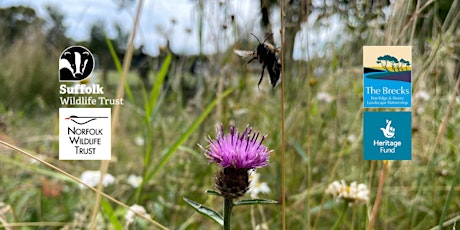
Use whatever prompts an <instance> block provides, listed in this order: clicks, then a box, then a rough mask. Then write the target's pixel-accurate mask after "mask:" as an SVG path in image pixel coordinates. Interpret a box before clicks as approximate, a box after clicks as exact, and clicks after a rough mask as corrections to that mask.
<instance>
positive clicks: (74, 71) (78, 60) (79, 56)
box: [59, 46, 94, 81]
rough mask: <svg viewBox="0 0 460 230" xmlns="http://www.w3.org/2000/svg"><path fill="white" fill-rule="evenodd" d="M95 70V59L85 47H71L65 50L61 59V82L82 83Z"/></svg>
mask: <svg viewBox="0 0 460 230" xmlns="http://www.w3.org/2000/svg"><path fill="white" fill-rule="evenodd" d="M93 69H94V57H93V55H92V54H91V52H90V51H89V50H88V49H86V48H85V47H83V46H71V47H69V48H67V49H65V50H64V52H62V54H61V58H60V59H59V81H80V80H83V79H85V78H87V77H88V76H89V75H90V74H91V72H92V71H93Z"/></svg>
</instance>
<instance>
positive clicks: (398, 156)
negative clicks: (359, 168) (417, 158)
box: [363, 112, 412, 160]
mask: <svg viewBox="0 0 460 230" xmlns="http://www.w3.org/2000/svg"><path fill="white" fill-rule="evenodd" d="M411 116H412V113H411V112H364V124H363V127H364V138H363V142H364V160H411V159H412V129H411V127H412V117H411Z"/></svg>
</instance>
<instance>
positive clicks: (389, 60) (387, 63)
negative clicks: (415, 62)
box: [376, 54, 410, 72]
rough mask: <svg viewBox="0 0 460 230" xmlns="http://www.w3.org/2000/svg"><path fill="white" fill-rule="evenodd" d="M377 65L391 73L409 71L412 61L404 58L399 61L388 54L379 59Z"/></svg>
mask: <svg viewBox="0 0 460 230" xmlns="http://www.w3.org/2000/svg"><path fill="white" fill-rule="evenodd" d="M376 63H377V64H379V65H381V66H382V68H383V69H385V70H386V71H391V72H402V71H408V70H409V66H410V61H407V60H404V59H403V58H401V59H399V61H398V58H396V57H393V56H391V55H388V54H386V55H383V56H380V57H378V58H377V61H376Z"/></svg>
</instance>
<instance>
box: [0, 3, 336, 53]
mask: <svg viewBox="0 0 460 230" xmlns="http://www.w3.org/2000/svg"><path fill="white" fill-rule="evenodd" d="M117 2H118V1H115V0H99V1H92V0H66V1H62V0H36V1H32V0H0V7H8V6H13V5H25V6H29V7H31V8H33V9H35V10H36V12H37V14H38V16H39V17H41V18H44V19H47V20H49V18H48V16H47V12H46V7H47V6H49V5H51V6H54V7H56V8H57V9H58V10H60V11H61V12H62V14H63V15H64V16H65V21H64V24H65V26H67V31H66V34H67V36H69V37H71V38H73V39H74V40H76V41H79V40H86V39H88V38H89V29H90V27H91V25H93V24H94V23H96V22H102V23H103V24H104V25H105V28H106V32H107V35H108V36H109V37H112V38H113V37H114V36H115V35H116V30H115V24H116V23H117V24H119V25H121V26H122V28H123V29H124V31H131V28H132V26H133V23H134V15H135V11H136V7H137V2H138V1H135V2H136V3H135V4H132V6H130V7H125V8H120V7H119V6H118V5H117ZM197 2H198V1H196V0H195V1H194V0H145V1H144V5H143V10H142V14H141V19H140V23H139V30H138V35H137V36H136V39H135V46H136V47H139V46H140V45H141V44H143V45H144V47H145V50H146V52H147V53H148V54H150V55H153V56H155V55H157V54H158V52H159V47H160V46H165V45H166V41H167V39H169V40H170V46H171V49H172V50H173V52H176V53H181V54H198V53H199V39H198V37H199V36H198V31H199V29H198V28H199V26H198V25H199V21H200V20H199V15H200V14H199V8H198V5H197ZM204 11H205V14H204V16H203V52H204V53H206V54H210V53H215V52H217V51H223V50H225V49H226V48H227V47H228V46H229V45H231V44H233V43H234V42H235V37H244V36H247V38H248V39H252V38H251V36H250V35H249V33H254V34H256V35H260V36H261V34H262V32H261V29H260V27H259V22H260V13H259V1H258V0H233V1H224V0H220V1H206V4H205V9H204ZM231 15H234V18H235V23H234V24H232V22H231V19H230V18H231V17H230V16H231ZM312 16H314V15H312ZM271 20H272V24H273V25H274V26H273V31H279V11H278V12H276V11H274V12H272V18H271ZM309 21H310V22H311V21H314V20H309ZM223 25H226V26H227V29H225V30H224V29H223ZM277 25H278V26H277ZM311 27H313V25H312V23H309V24H305V25H303V26H302V30H301V32H299V33H298V36H297V39H296V45H295V47H296V48H295V49H294V58H295V59H306V57H307V56H308V55H311V52H315V49H316V48H315V46H318V45H319V46H321V44H317V43H311V44H312V46H311V47H309V49H307V45H306V44H310V43H307V42H305V41H324V42H327V41H328V38H329V39H331V37H332V36H331V33H337V32H338V31H339V30H340V26H339V25H338V23H332V26H331V27H330V28H326V29H323V30H322V31H320V32H318V33H312V30H311ZM236 28H237V29H236ZM237 32H238V33H239V34H237V35H236V36H234V35H235V33H237ZM245 34H246V35H245ZM276 35H278V37H279V34H277V33H275V41H277V40H278V41H279V38H277V36H276ZM260 36H259V37H260ZM306 50H308V55H307V53H306Z"/></svg>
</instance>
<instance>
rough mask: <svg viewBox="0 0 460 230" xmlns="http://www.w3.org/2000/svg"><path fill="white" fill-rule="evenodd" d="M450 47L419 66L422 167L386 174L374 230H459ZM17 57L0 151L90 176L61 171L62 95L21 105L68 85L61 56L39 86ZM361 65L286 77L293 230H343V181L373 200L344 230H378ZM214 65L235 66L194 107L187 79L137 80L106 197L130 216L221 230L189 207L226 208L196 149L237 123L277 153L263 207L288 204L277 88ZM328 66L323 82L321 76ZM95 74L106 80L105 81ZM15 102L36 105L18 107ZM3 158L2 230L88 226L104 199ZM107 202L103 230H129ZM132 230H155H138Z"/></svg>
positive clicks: (416, 59)
mask: <svg viewBox="0 0 460 230" xmlns="http://www.w3.org/2000/svg"><path fill="white" fill-rule="evenodd" d="M390 23H391V22H390ZM451 35H452V32H449V31H447V32H446V33H445V34H442V35H440V36H438V37H435V38H433V39H432V40H430V41H428V42H427V46H429V47H430V49H429V51H428V52H426V53H423V54H419V55H414V56H413V60H412V63H413V65H412V67H413V70H412V73H413V75H412V76H413V94H414V95H415V94H416V93H417V92H420V91H425V92H426V93H427V94H428V95H429V100H426V101H425V100H423V99H420V98H417V99H416V98H414V100H413V107H412V112H413V117H412V119H413V138H412V160H411V161H391V162H389V165H388V170H387V172H386V177H385V181H384V185H383V193H382V196H381V197H380V198H381V203H380V205H379V207H378V213H377V217H376V221H375V229H430V228H432V227H436V226H439V225H440V224H442V223H446V225H448V227H447V229H452V226H453V224H454V223H455V222H456V221H457V222H458V220H460V186H459V179H458V178H459V177H460V158H459V157H458V156H459V155H458V152H459V144H458V141H459V138H458V136H457V134H456V132H457V130H459V129H460V125H459V124H460V114H459V113H458V112H457V111H458V107H459V102H458V96H456V97H454V98H452V97H451V95H452V92H453V90H454V85H455V82H456V78H454V76H452V74H450V75H449V73H451V72H452V71H451V69H449V68H451V67H450V65H446V64H445V63H452V62H454V60H455V59H454V57H453V56H450V54H451V53H452V49H453V48H452V47H455V46H454V44H455V40H454V39H452V38H451ZM24 46H26V48H29V49H27V50H30V52H32V51H34V52H36V53H38V54H40V53H41V52H44V51H43V50H41V48H40V47H37V46H35V45H34V44H29V43H26V44H25V45H24ZM13 48H14V47H13ZM2 49H4V50H6V49H7V48H5V47H2ZM16 49H17V48H16ZM34 52H32V53H34ZM10 55H11V59H8V61H9V62H8V65H7V62H5V61H3V60H0V67H2V70H0V74H1V75H0V80H1V82H8V84H5V85H3V86H2V90H4V91H2V93H3V94H1V95H2V101H0V124H1V126H0V128H1V129H0V134H1V136H0V140H2V141H6V142H8V143H10V144H14V145H16V146H18V147H20V148H22V149H24V150H26V151H28V152H29V153H32V154H33V155H35V156H39V157H40V158H42V159H43V160H45V161H46V162H48V163H51V164H53V165H55V166H56V167H58V168H59V169H61V170H64V171H66V172H68V173H70V174H71V175H74V176H76V177H80V175H81V173H82V172H84V171H86V170H99V167H100V162H99V161H59V160H58V133H57V132H58V109H57V108H58V107H59V104H58V103H56V101H53V100H55V99H56V98H55V97H58V94H57V92H58V88H57V87H56V88H53V87H51V88H49V89H48V88H47V90H46V91H40V89H42V88H41V87H40V86H39V85H38V86H37V87H36V89H37V90H38V91H36V93H35V94H33V95H32V96H31V98H32V99H29V97H27V100H28V101H25V102H24V101H21V98H22V94H21V93H22V92H24V91H21V90H16V88H15V87H17V86H20V85H21V84H25V83H24V82H26V83H27V82H29V83H28V84H31V85H35V84H38V83H43V82H45V83H46V84H44V85H46V86H47V85H48V84H52V85H55V84H54V83H52V82H54V81H57V71H56V70H55V66H54V65H50V64H49V63H57V56H56V55H54V56H53V55H51V57H49V59H46V60H45V61H48V62H49V63H48V65H42V66H41V67H40V71H41V72H40V73H37V75H36V76H37V79H38V80H40V79H41V81H38V80H34V81H32V80H31V79H28V80H27V81H23V80H21V78H14V77H11V76H15V74H18V75H20V74H23V75H21V76H24V77H27V76H29V74H26V73H28V72H27V71H32V70H27V71H26V70H21V66H20V64H19V63H18V62H15V61H14V60H18V59H19V56H16V55H19V53H17V54H16V55H13V54H10ZM356 55H358V54H352V53H347V52H343V50H340V49H334V50H332V51H331V55H330V57H328V58H313V59H311V60H310V61H309V62H308V63H305V62H296V63H294V65H293V66H294V68H295V70H297V71H292V72H295V73H297V74H296V75H293V74H291V72H289V71H288V72H287V74H286V76H285V77H284V84H285V85H284V87H285V88H284V92H285V101H284V107H285V143H286V148H285V156H286V158H285V160H286V168H285V169H284V170H285V173H286V183H285V185H284V186H285V188H286V197H285V199H286V221H287V222H286V224H287V226H288V228H287V229H331V228H332V227H333V226H334V224H336V222H337V220H338V219H339V216H340V215H341V214H342V210H343V208H342V207H343V201H341V202H339V203H337V202H336V201H335V200H334V199H333V198H332V197H331V196H329V195H327V194H325V190H326V188H327V186H328V185H329V183H331V182H332V181H335V180H345V181H346V182H347V183H348V184H350V183H351V182H352V181H357V182H358V183H364V184H367V185H368V187H369V189H370V202H369V203H368V204H358V205H355V206H353V207H349V208H348V209H347V212H346V213H345V214H344V216H343V218H342V220H341V224H340V229H366V228H367V227H368V226H369V220H370V216H371V213H372V208H373V205H374V201H375V200H376V198H377V188H378V184H379V179H380V173H381V170H382V167H383V162H381V161H364V160H363V152H362V151H363V150H362V112H363V109H362V66H361V65H360V63H359V61H356ZM24 58H27V57H24ZM30 61H33V59H31V60H30ZM211 65H216V66H220V67H222V66H225V65H230V66H231V68H220V70H221V71H220V72H216V71H214V72H211V74H210V75H209V76H207V77H205V78H204V79H203V81H204V84H203V87H201V88H196V90H197V91H196V94H194V96H193V97H187V96H186V95H185V93H184V91H183V88H182V87H183V84H185V83H184V81H185V80H184V79H192V80H191V82H194V81H193V78H192V76H190V75H189V74H188V73H186V72H179V73H176V74H174V75H172V76H170V78H169V79H168V81H169V82H171V84H172V86H171V87H170V88H168V89H166V88H164V87H163V86H162V82H163V80H164V79H162V78H163V77H164V75H165V74H166V71H167V70H165V69H163V70H158V71H155V72H154V73H152V74H151V76H150V80H151V82H156V83H157V84H155V85H154V87H153V89H152V91H151V92H147V91H145V89H144V88H143V86H142V85H141V81H140V80H139V78H138V77H137V75H136V73H135V72H133V71H132V72H129V74H128V76H127V78H128V79H127V80H128V81H127V84H128V85H129V90H130V92H131V93H130V94H129V93H126V94H125V97H124V98H125V104H124V105H123V106H122V108H121V111H120V118H119V119H118V128H117V132H116V137H115V139H114V140H115V141H114V142H113V143H112V160H111V161H110V165H109V168H108V173H110V174H111V175H113V176H114V177H115V183H114V184H112V185H109V186H108V187H106V188H104V190H103V191H104V192H105V193H106V194H108V195H110V196H111V197H113V198H115V199H117V200H119V201H121V202H122V203H124V204H125V205H127V206H131V205H133V204H139V205H142V206H144V207H145V209H146V211H147V212H148V213H149V215H150V217H151V218H152V219H153V220H155V221H157V222H158V223H160V224H162V225H164V226H166V227H167V228H169V229H219V227H218V226H217V225H216V224H215V223H214V222H213V221H212V220H210V219H207V218H205V217H203V216H200V215H199V214H197V213H196V212H195V211H194V210H193V209H192V208H190V206H188V205H187V204H186V203H185V202H184V201H183V197H187V198H189V199H192V200H194V201H197V202H200V203H201V204H204V205H206V206H207V207H212V208H214V209H216V210H217V211H219V212H222V208H221V207H222V199H220V198H219V197H216V196H209V195H207V194H206V193H205V191H206V190H207V189H215V188H214V185H213V184H214V178H215V175H216V173H217V171H218V168H217V167H216V166H215V165H213V164H208V163H207V161H206V159H205V157H204V156H203V153H202V151H201V150H200V149H199V147H198V146H197V144H198V143H199V144H202V145H206V141H205V137H206V136H208V135H211V136H214V135H215V128H216V126H217V125H219V124H221V123H222V124H223V125H224V126H225V127H226V128H228V127H229V126H230V125H231V124H232V125H236V126H237V127H238V128H239V129H240V130H243V129H244V128H245V127H246V125H250V126H252V127H253V128H254V129H256V130H258V131H260V132H262V133H264V134H267V135H268V138H267V139H266V141H265V142H264V143H266V145H267V146H268V147H269V148H270V149H273V152H272V154H271V158H270V166H269V167H265V168H262V169H260V170H258V172H259V173H260V174H261V181H263V182H266V183H267V184H268V186H269V187H270V189H271V193H269V194H262V195H260V196H261V198H266V199H272V200H278V201H281V200H282V197H281V187H282V186H283V185H282V184H281V174H282V170H283V169H282V167H281V161H282V159H281V151H282V149H281V138H282V136H281V103H282V102H281V100H280V97H281V95H280V93H281V91H280V86H277V87H275V88H274V89H272V88H271V86H270V85H269V83H268V76H265V79H264V81H263V82H262V87H261V90H258V89H257V81H258V80H259V76H260V75H259V74H260V73H259V72H251V73H247V72H244V69H246V66H245V65H244V63H242V62H240V61H239V59H238V57H234V58H229V59H225V61H224V63H219V62H213V61H211ZM33 66H34V68H35V67H36V66H35V65H33ZM25 68H26V67H25ZM36 68H38V67H36ZM317 68H322V69H323V71H322V72H321V73H320V74H318V73H316V72H315V69H317ZM21 71H23V72H21ZM24 71H25V72H24ZM315 73H316V74H315ZM24 74H26V75H24ZM95 75H96V76H95V77H98V72H96V74H95ZM119 79H120V74H119V72H117V71H111V72H110V74H109V81H108V85H106V86H105V88H104V90H105V96H107V97H109V98H114V97H115V95H116V86H117V84H118V82H119ZM48 81H49V82H48ZM30 82H33V83H30ZM37 82H38V83H37ZM47 87H48V86H47ZM192 89H193V87H192ZM324 92H326V93H328V94H329V95H330V98H331V101H329V102H328V101H325V100H321V99H319V98H317V95H318V93H324ZM5 95H7V96H5ZM457 95H458V94H457ZM5 98H9V100H8V101H6V99H5ZM40 98H42V99H40ZM23 99H25V98H23ZM41 101H42V102H41ZM46 102H50V103H48V104H47V103H46ZM15 103H23V104H21V105H27V106H16V107H15V106H14V104H15ZM449 111H450V112H449ZM140 140H142V141H140ZM0 156H1V157H0V173H1V174H2V176H1V177H0V226H4V225H5V224H6V223H15V224H16V226H19V228H18V229H35V228H37V227H36V226H38V228H39V229H61V228H62V227H64V229H85V228H87V226H89V224H90V223H89V222H90V215H91V212H92V208H93V204H94V199H95V196H96V193H95V192H94V191H92V190H89V189H86V190H82V189H80V188H79V183H78V182H76V181H75V180H73V179H70V178H69V177H67V176H65V175H63V174H61V173H59V172H57V171H56V170H53V169H51V168H50V167H47V166H45V165H44V164H42V163H40V162H33V161H31V158H29V157H27V156H26V155H24V154H21V153H20V152H18V151H13V150H10V149H8V148H6V147H3V146H1V147H0ZM130 174H136V175H138V176H141V177H143V178H144V179H145V180H144V183H145V184H143V186H141V187H138V188H133V187H132V186H131V185H129V183H128V182H127V178H128V177H129V175H130ZM246 198H249V196H248V195H246ZM102 199H103V201H102V204H101V208H100V210H99V214H98V217H97V218H96V225H97V226H98V227H99V228H100V229H124V228H125V227H126V226H125V224H126V223H125V219H124V216H125V213H126V211H127V209H126V208H125V207H122V206H121V205H119V204H116V203H114V202H112V201H110V200H108V199H106V198H102ZM233 220H234V222H233V223H232V226H233V228H234V229H252V227H254V226H255V225H260V226H263V225H266V226H268V229H281V225H282V224H281V220H282V213H281V205H264V206H256V207H250V206H239V207H235V208H234V211H233ZM30 222H33V223H30ZM28 225H34V226H35V227H34V226H29V227H27V226H28ZM126 228H128V229H156V228H157V227H156V226H155V225H153V224H152V223H150V222H149V221H147V220H144V219H140V218H138V219H137V220H136V222H135V223H134V224H132V225H130V226H128V227H126ZM262 229H263V228H262Z"/></svg>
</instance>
